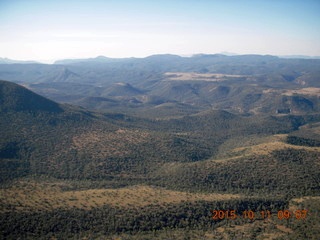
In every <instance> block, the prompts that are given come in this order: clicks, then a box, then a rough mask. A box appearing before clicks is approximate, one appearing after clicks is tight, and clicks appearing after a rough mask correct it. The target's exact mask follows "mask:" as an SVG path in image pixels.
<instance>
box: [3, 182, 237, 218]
mask: <svg viewBox="0 0 320 240" xmlns="http://www.w3.org/2000/svg"><path fill="white" fill-rule="evenodd" d="M20 184H21V185H19V183H18V184H17V185H16V186H15V187H12V188H8V189H0V206H1V208H0V211H2V212H3V211H12V210H15V211H19V210H20V211H35V210H51V209H56V208H72V207H75V208H80V209H91V208H94V207H101V206H103V205H111V206H118V207H141V206H146V205H151V204H160V205H161V204H165V203H180V202H182V201H190V202H193V201H197V200H207V201H210V200H225V199H235V198H240V195H238V194H216V193H212V194H200V193H187V192H179V191H172V190H166V189H163V188H156V187H151V186H144V185H137V186H132V187H126V188H120V189H89V190H79V191H62V190H61V187H60V186H58V185H55V184H43V183H37V182H28V183H27V184H26V182H21V183H20Z"/></svg>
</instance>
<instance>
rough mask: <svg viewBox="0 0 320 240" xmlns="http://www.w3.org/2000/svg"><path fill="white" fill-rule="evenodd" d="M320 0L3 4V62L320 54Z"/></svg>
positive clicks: (24, 0)
mask: <svg viewBox="0 0 320 240" xmlns="http://www.w3.org/2000/svg"><path fill="white" fill-rule="evenodd" d="M319 13H320V0H157V1H153V0H86V1H85V0H0V57H2V58H10V59H15V60H37V61H44V62H45V61H54V60H57V59H65V58H90V57H96V56H100V55H103V56H107V57H114V58H122V57H146V56H149V55H153V54H165V53H171V54H177V55H182V56H185V55H192V54H197V53H206V54H213V53H221V52H230V53H237V54H271V55H281V56H283V55H308V56H320V14H319Z"/></svg>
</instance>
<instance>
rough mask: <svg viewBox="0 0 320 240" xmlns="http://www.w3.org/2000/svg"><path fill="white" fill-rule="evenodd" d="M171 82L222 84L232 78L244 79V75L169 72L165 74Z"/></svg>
mask: <svg viewBox="0 0 320 240" xmlns="http://www.w3.org/2000/svg"><path fill="white" fill-rule="evenodd" d="M164 75H165V77H166V78H167V80H171V81H194V80H196V81H210V82H220V81H225V80H227V79H230V78H242V77H246V76H244V75H230V74H221V73H195V72H167V73H165V74H164Z"/></svg>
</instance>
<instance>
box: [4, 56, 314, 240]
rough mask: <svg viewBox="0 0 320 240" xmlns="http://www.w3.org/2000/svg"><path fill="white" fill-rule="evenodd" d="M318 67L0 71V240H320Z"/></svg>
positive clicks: (282, 63) (160, 61)
mask: <svg viewBox="0 0 320 240" xmlns="http://www.w3.org/2000/svg"><path fill="white" fill-rule="evenodd" d="M319 65H320V62H319V61H317V60H298V59H294V60H292V59H291V60H284V59H278V58H276V57H272V56H237V57H234V58H231V57H226V56H221V55H208V56H207V55H197V56H194V57H192V58H181V57H178V56H172V55H164V56H151V57H149V58H145V59H118V60H116V59H108V58H103V57H99V58H96V59H87V60H65V61H63V62H58V63H57V64H55V65H43V64H34V63H32V64H0V76H1V78H3V79H6V80H10V82H9V81H0V134H1V137H0V186H1V188H0V236H1V237H0V238H3V239H19V238H20V239H50V238H51V239H66V238H71V239H319V237H320V231H319V229H320V225H319V219H320V212H319V209H320V195H319V192H320V125H319V124H320V112H319V96H320V92H319V89H318V87H319V86H318V82H317V81H319V72H318V69H319ZM59 76H60V77H59ZM119 79H120V80H121V81H119V82H121V83H119V82H118V80H119ZM124 79H127V81H124ZM12 81H15V82H19V84H20V85H18V84H16V83H13V82H12ZM21 85H23V86H21ZM30 89H31V90H32V91H31V90H30ZM33 91H36V92H38V93H41V94H43V95H45V96H46V97H48V98H51V99H54V100H56V101H59V103H58V102H56V101H53V100H49V99H48V98H45V97H42V96H41V95H38V94H37V93H34V92H33ZM67 103H68V104H67ZM70 103H72V105H71V104H70ZM84 107H86V108H84ZM215 210H220V213H219V214H220V215H217V216H215ZM227 212H228V213H227Z"/></svg>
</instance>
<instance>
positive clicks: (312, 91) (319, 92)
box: [283, 87, 320, 96]
mask: <svg viewBox="0 0 320 240" xmlns="http://www.w3.org/2000/svg"><path fill="white" fill-rule="evenodd" d="M294 94H301V95H309V96H320V88H315V87H309V88H301V89H296V90H287V91H285V92H284V93H283V95H286V96H292V95H294Z"/></svg>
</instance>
